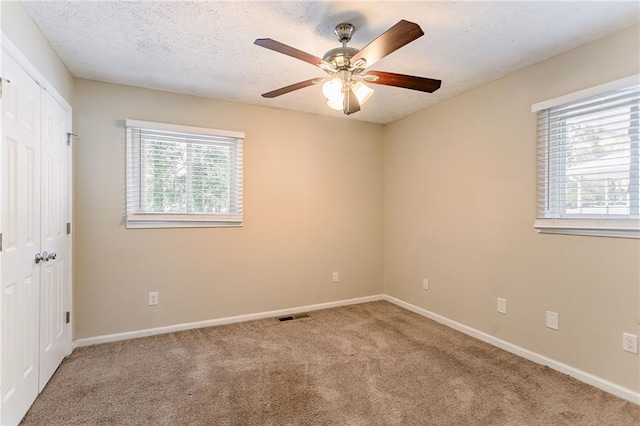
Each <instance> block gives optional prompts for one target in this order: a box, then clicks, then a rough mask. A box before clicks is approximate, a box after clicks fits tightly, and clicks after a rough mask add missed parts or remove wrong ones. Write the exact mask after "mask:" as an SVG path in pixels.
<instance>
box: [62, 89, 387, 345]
mask: <svg viewBox="0 0 640 426" xmlns="http://www.w3.org/2000/svg"><path fill="white" fill-rule="evenodd" d="M74 112H75V115H74V124H75V125H74V130H75V133H77V134H78V135H79V138H78V140H77V142H76V144H75V146H74V150H75V158H74V168H75V169H74V171H75V176H76V179H75V187H74V197H75V209H74V217H75V223H74V228H73V229H74V232H73V236H74V251H75V256H74V312H75V318H76V321H75V333H74V337H75V338H76V339H77V338H83V337H90V336H96V335H102V334H107V333H116V332H123V331H131V330H136V329H143V328H149V327H157V326H163V325H169V324H177V323H185V322H191V321H200V320H207V319H213V318H221V317H228V316H233V315H241V314H249V313H256V312H263V311H268V310H274V309H282V308H290V307H297V306H303V305H309V304H316V303H322V302H329V301H336V300H343V299H349V298H354V297H360V296H368V295H373V294H379V293H381V292H382V277H383V274H382V262H383V261H382V227H383V221H382V213H383V206H382V201H383V196H382V188H383V181H382V167H383V165H382V127H381V126H380V125H374V124H368V123H362V122H356V121H352V120H344V119H337V118H329V117H318V116H314V115H310V114H302V113H294V112H287V111H283V110H276V109H272V108H264V107H257V106H249V105H243V104H237V103H230V102H219V101H214V100H207V99H202V98H197V97H190V96H182V95H175V94H170V93H165V92H158V91H152V90H145V89H137V88H132V87H127V86H119V85H113V84H105V83H97V82H93V81H87V80H76V87H75V104H74ZM127 118H133V119H140V120H147V121H160V122H167V123H175V124H183V125H189V126H199V127H211V128H218V129H226V130H235V131H243V132H245V133H246V139H245V143H244V164H245V172H244V197H245V203H244V210H245V215H244V219H245V221H244V227H242V228H239V229H238V228H215V229H213V228H207V229H129V230H128V229H125V227H124V225H123V218H124V213H125V204H124V203H125V193H124V178H125V170H124V165H125V159H124V155H125V149H124V148H125V130H124V127H123V124H124V123H123V121H124V120H125V119H127ZM334 271H337V272H339V273H340V281H339V283H337V284H333V283H332V282H331V275H332V272H334ZM149 291H159V292H160V303H159V305H158V306H155V307H148V306H147V292H149Z"/></svg>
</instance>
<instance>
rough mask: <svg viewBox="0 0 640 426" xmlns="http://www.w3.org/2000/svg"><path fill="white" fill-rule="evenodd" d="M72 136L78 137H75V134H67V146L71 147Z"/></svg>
mask: <svg viewBox="0 0 640 426" xmlns="http://www.w3.org/2000/svg"><path fill="white" fill-rule="evenodd" d="M72 136H75V137H78V135H76V134H75V133H71V132H67V145H71V137H72Z"/></svg>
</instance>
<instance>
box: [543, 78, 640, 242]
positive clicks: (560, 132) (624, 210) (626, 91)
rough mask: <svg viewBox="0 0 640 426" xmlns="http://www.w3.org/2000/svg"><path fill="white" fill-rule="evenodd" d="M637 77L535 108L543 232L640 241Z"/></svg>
mask: <svg viewBox="0 0 640 426" xmlns="http://www.w3.org/2000/svg"><path fill="white" fill-rule="evenodd" d="M638 77H639V76H632V77H629V78H625V79H621V80H617V81H615V82H612V83H608V84H605V85H602V86H598V87H596V88H592V89H587V90H584V91H581V92H578V93H574V94H571V95H567V96H563V97H561V98H556V99H553V100H550V101H547V102H543V103H540V104H536V105H534V106H533V108H532V110H533V111H534V112H537V113H538V130H537V132H538V218H537V220H536V223H535V227H536V228H538V231H539V232H546V233H563V234H580V235H604V236H617V237H634V238H639V237H640V207H639V201H640V140H639V137H640V132H639V127H640V84H639V83H638V80H639V78H638Z"/></svg>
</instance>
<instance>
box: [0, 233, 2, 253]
mask: <svg viewBox="0 0 640 426" xmlns="http://www.w3.org/2000/svg"><path fill="white" fill-rule="evenodd" d="M1 251H2V232H0V252H1Z"/></svg>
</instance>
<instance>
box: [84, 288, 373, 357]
mask: <svg viewBox="0 0 640 426" xmlns="http://www.w3.org/2000/svg"><path fill="white" fill-rule="evenodd" d="M383 299H384V295H382V294H376V295H373V296H365V297H357V298H355V299H346V300H338V301H335V302H327V303H319V304H317V305H309V306H300V307H297V308H288V309H279V310H277V311H267V312H259V313H257V314H247V315H238V316H234V317H226V318H216V319H210V320H205V321H197V322H189V323H184V324H175V325H167V326H164V327H155V328H147V329H144V330H135V331H127V332H124V333H115V334H105V335H102V336H95V337H87V338H84V339H76V340H75V341H74V342H73V345H72V347H73V348H74V349H75V348H77V347H81V346H90V345H97V344H99V343H108V342H117V341H120V340H128V339H135V338H138V337H146V336H153V335H156V334H166V333H174V332H176V331H183V330H191V329H194V328H203V327H211V326H214V325H223V324H233V323H236V322H243V321H253V320H258V319H263V318H273V317H280V316H284V315H292V314H297V313H300V312H309V311H317V310H320V309H329V308H336V307H338V306H346V305H357V304H359V303H367V302H374V301H377V300H383Z"/></svg>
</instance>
